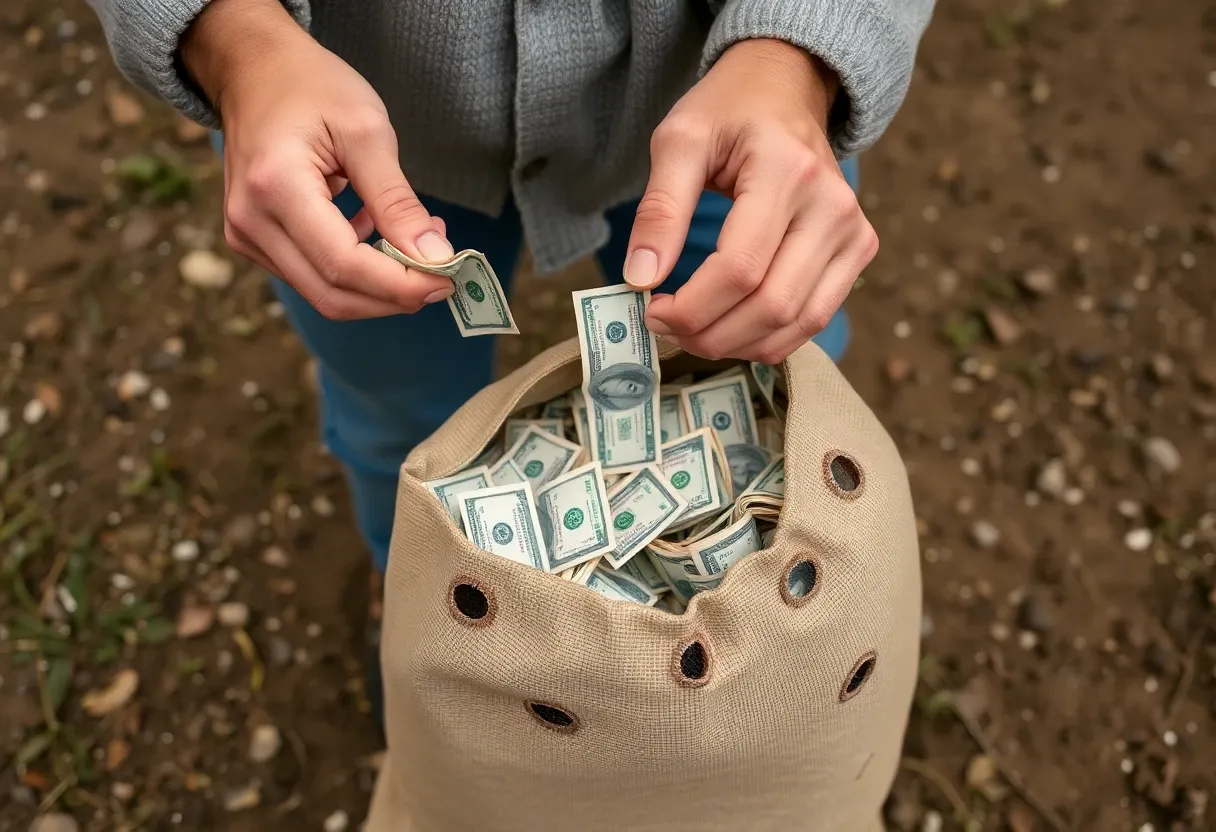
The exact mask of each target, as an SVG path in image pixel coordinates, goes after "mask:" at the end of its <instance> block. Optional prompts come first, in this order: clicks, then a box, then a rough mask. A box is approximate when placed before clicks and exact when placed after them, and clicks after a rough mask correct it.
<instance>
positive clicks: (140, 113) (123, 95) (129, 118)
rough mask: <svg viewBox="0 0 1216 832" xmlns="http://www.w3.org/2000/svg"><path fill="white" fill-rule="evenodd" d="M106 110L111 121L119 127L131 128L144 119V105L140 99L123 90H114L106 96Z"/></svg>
mask: <svg viewBox="0 0 1216 832" xmlns="http://www.w3.org/2000/svg"><path fill="white" fill-rule="evenodd" d="M106 108H107V109H108V110H109V113H110V121H112V122H114V123H115V124H116V125H118V126H119V127H131V126H132V125H135V124H139V123H140V122H141V121H143V119H144V105H142V104H140V103H139V99H137V98H136V97H135V96H133V95H131V94H130V93H128V92H125V91H123V90H113V91H112V92H110V94H109V95H107V96H106Z"/></svg>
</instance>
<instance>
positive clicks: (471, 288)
mask: <svg viewBox="0 0 1216 832" xmlns="http://www.w3.org/2000/svg"><path fill="white" fill-rule="evenodd" d="M375 248H376V249H378V250H379V251H380V252H381V253H382V254H385V255H387V256H389V257H391V258H393V259H394V260H396V261H397V262H398V263H401V264H402V265H403V266H406V267H407V268H411V269H416V270H418V271H422V272H427V273H429V274H436V275H442V276H444V277H447V278H449V279H450V280H451V281H452V284H453V285H454V286H455V288H456V291H454V292H453V293H452V294H451V295H450V296H449V297H448V308H449V309H451V310H452V317H453V318H455V319H456V326H457V327H459V329H460V335H461V337H463V338H469V337H471V336H474V335H518V334H519V328H518V327H516V326H515V318H514V317H513V316H512V315H511V307H510V306H509V305H508V304H507V293H506V292H504V291H503V288H502V283H501V282H499V280H498V275H496V274H494V269H493V268H492V267H491V266H490V261H489V260H487V259H486V256H485V255H484V254H482V253H481V252H479V251H473V250H472V249H465V250H464V251H461V252H459V253H458V254H455V255H453V257H452V258H451V259H449V260H447V261H445V262H443V263H422V262H419V261H417V260H414V259H413V258H411V257H409V256H408V255H406V254H404V253H403V252H402V251H401V250H400V249H398V248H397V247H395V246H394V245H393V244H392V243H390V242H388V240H383V239H382V240H378V241H377V242H376V244H375Z"/></svg>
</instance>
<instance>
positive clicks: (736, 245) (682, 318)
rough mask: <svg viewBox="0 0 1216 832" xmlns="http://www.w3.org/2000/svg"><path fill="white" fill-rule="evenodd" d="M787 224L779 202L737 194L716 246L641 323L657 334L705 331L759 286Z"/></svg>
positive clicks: (768, 197)
mask: <svg viewBox="0 0 1216 832" xmlns="http://www.w3.org/2000/svg"><path fill="white" fill-rule="evenodd" d="M782 202H783V201H782ZM789 224H790V217H789V215H788V213H787V212H785V211H784V209H783V204H782V203H779V202H775V201H774V199H773V197H772V196H771V195H768V194H765V193H763V192H762V191H761V190H758V189H757V190H748V191H745V192H744V193H742V194H740V195H739V197H738V198H737V199H736V200H735V202H734V205H732V206H731V208H730V210H729V211H728V212H727V214H726V221H725V222H724V223H723V224H722V231H721V233H720V234H719V235H718V245H717V248H716V249H715V250H714V252H713V253H712V254H710V255H709V257H707V258H705V262H704V263H702V264H701V266H700V267H699V268H698V269H697V270H696V271H695V272H693V275H692V277H691V278H689V280H688V283H686V284H685V285H684V286H683V287H682V288H680V289H679V290H678V291H677V292H676V293H675V294H674V295H663V296H659V297H655V298H654V299H652V300H651V302H650V311H649V313H648V314H647V324H648V325H650V326H651V327H652V328H653V329H654V330H655V332H658V333H659V334H661V335H667V334H671V335H685V336H687V335H695V334H696V333H698V332H701V331H702V330H704V329H706V328H708V327H709V326H710V325H711V324H713V323H714V322H715V321H717V320H718V319H719V318H721V317H722V316H723V315H725V314H726V313H727V312H729V311H730V310H731V309H733V308H734V307H735V306H737V305H738V304H739V303H740V302H741V301H742V300H743V299H744V298H746V297H747V296H748V295H750V294H751V293H752V292H754V291H756V289H758V288H759V287H760V284H761V283H762V282H764V276H765V275H766V274H767V273H768V268H769V265H770V264H771V263H772V260H773V255H775V254H776V252H777V247H778V246H780V245H781V240H782V238H784V236H785V232H786V230H787V229H788V228H789ZM656 324H657V327H656V326H655V325H656Z"/></svg>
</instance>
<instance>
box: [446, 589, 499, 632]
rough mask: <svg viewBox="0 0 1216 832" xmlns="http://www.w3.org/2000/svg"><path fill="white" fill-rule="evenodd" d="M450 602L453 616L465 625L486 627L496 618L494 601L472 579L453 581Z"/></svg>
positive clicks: (449, 594) (449, 596)
mask: <svg viewBox="0 0 1216 832" xmlns="http://www.w3.org/2000/svg"><path fill="white" fill-rule="evenodd" d="M448 601H449V604H448V606H449V608H450V609H451V611H452V613H453V616H454V617H455V618H456V620H457V621H461V622H463V623H465V624H469V625H472V626H474V627H484V626H486V625H487V624H489V623H490V621H491V620H493V618H494V610H495V604H494V599H493V598H492V597H491V596H489V595H487V594H486V591H485V590H484V589H482V587H481V585H480V584H479V583H478V582H477V581H475V580H473V579H472V578H467V577H460V578H457V579H456V580H454V581H452V586H451V590H450V591H449V592H448Z"/></svg>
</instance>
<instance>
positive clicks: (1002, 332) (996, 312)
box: [984, 307, 1022, 346]
mask: <svg viewBox="0 0 1216 832" xmlns="http://www.w3.org/2000/svg"><path fill="white" fill-rule="evenodd" d="M984 321H985V322H986V323H987V324H988V331H989V332H991V333H992V337H993V339H995V340H996V342H997V343H998V344H1000V345H1001V346H1008V345H1010V344H1012V343H1014V342H1015V341H1017V340H1018V339H1019V338H1021V337H1022V327H1021V325H1020V324H1019V323H1018V322H1017V321H1015V320H1014V319H1013V317H1012V316H1011V315H1010V314H1009V313H1008V312H1006V311H1004V310H1003V309H998V308H997V307H989V308H988V309H986V310H984Z"/></svg>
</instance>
